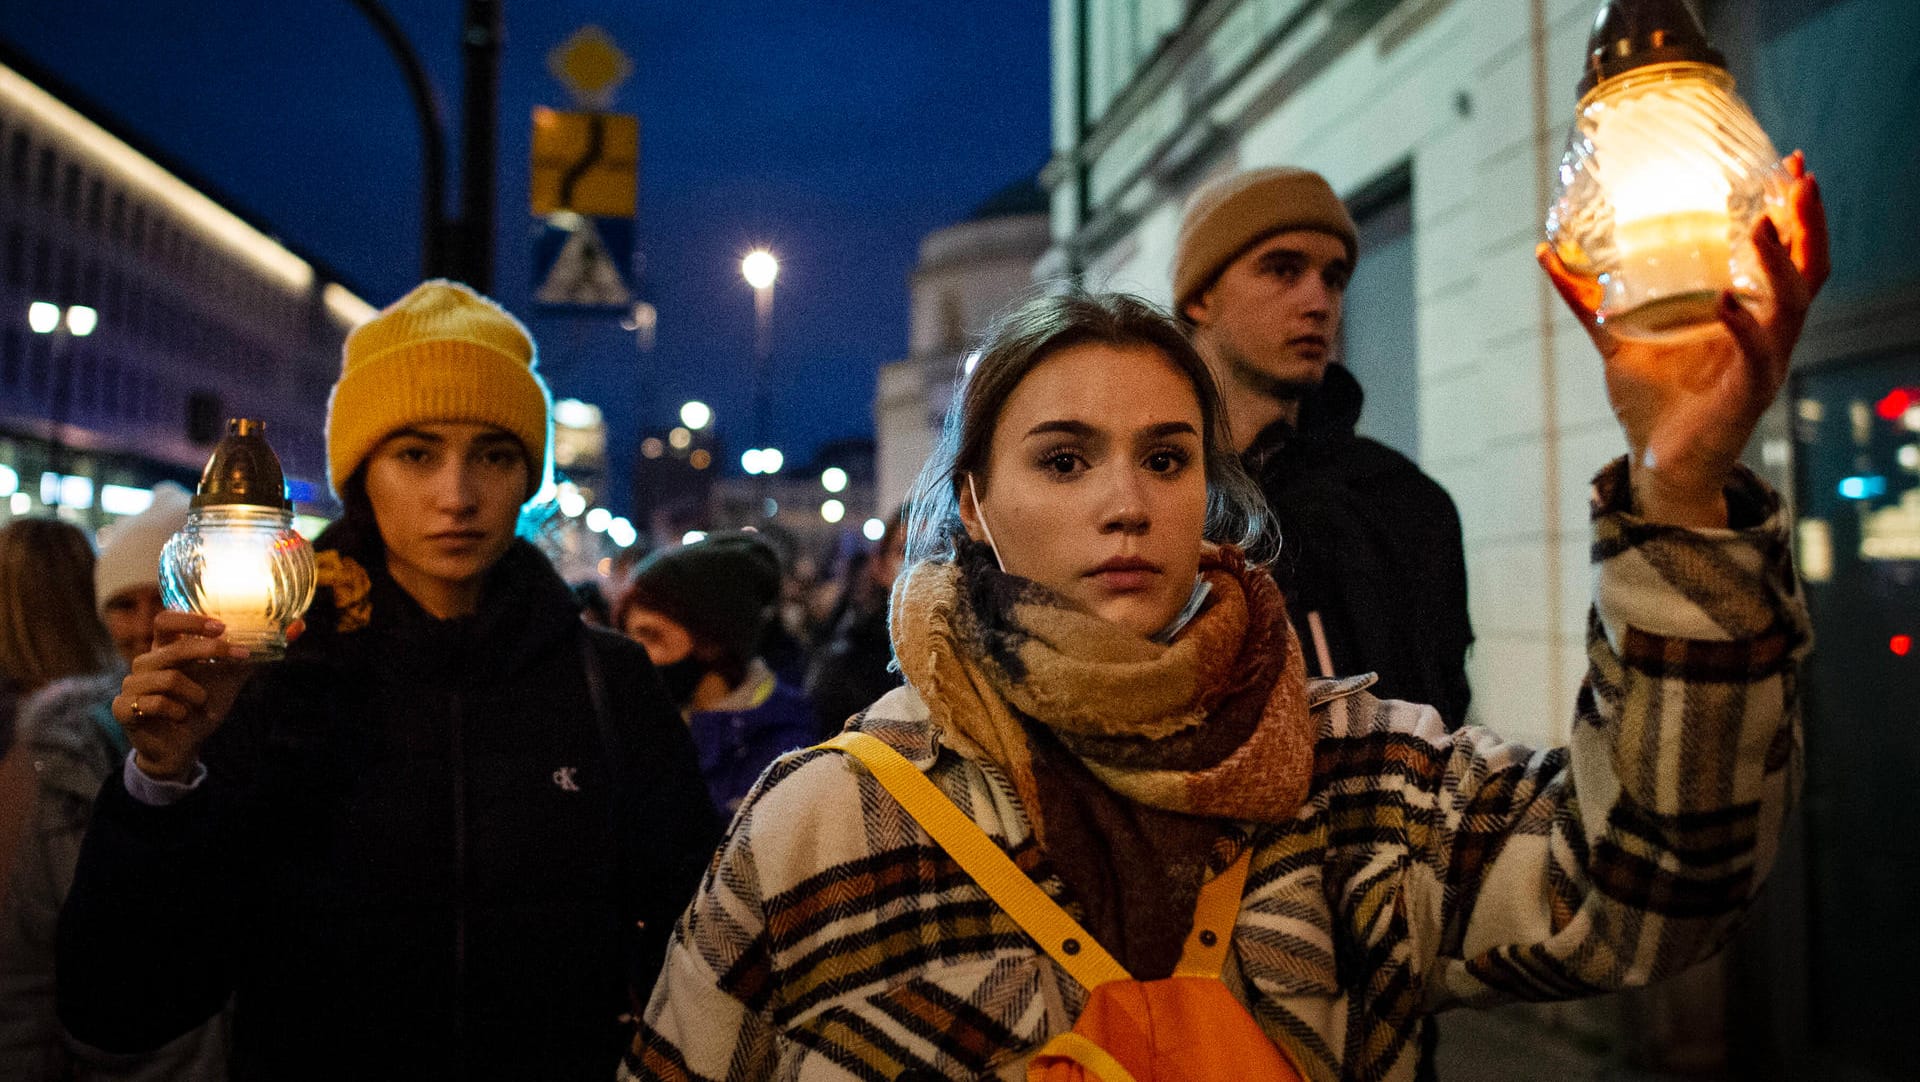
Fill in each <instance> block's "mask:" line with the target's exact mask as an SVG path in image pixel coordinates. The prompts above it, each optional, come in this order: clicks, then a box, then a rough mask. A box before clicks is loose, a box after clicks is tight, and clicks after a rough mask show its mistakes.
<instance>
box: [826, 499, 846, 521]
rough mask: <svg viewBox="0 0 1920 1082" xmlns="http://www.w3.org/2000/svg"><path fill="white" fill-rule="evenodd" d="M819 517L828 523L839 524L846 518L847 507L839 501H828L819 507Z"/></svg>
mask: <svg viewBox="0 0 1920 1082" xmlns="http://www.w3.org/2000/svg"><path fill="white" fill-rule="evenodd" d="M820 517H821V518H823V519H826V520H827V521H828V522H839V521H840V520H841V519H843V518H846V517H847V505H846V504H844V503H841V502H840V501H839V500H828V501H827V502H826V503H823V504H821V505H820Z"/></svg>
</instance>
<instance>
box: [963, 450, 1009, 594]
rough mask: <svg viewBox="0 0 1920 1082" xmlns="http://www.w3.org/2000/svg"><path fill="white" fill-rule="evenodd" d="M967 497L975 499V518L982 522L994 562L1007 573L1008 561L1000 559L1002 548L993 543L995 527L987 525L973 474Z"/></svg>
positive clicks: (970, 475) (969, 482)
mask: <svg viewBox="0 0 1920 1082" xmlns="http://www.w3.org/2000/svg"><path fill="white" fill-rule="evenodd" d="M967 495H969V496H971V497H973V514H974V517H975V518H977V519H979V520H980V529H981V530H983V531H985V532H986V535H987V547H988V548H990V549H992V550H993V562H994V563H996V564H999V565H1000V570H1001V571H1002V572H1005V571H1006V569H1007V561H1005V560H1002V559H1001V558H1000V546H999V545H996V544H994V543H993V527H991V526H989V525H987V513H986V512H985V511H984V510H982V509H981V507H980V492H979V490H977V489H975V488H974V487H973V474H971V473H969V474H967Z"/></svg>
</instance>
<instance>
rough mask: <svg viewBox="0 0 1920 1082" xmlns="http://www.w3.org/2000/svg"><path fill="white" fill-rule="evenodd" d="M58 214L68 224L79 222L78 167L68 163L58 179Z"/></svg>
mask: <svg viewBox="0 0 1920 1082" xmlns="http://www.w3.org/2000/svg"><path fill="white" fill-rule="evenodd" d="M60 213H61V214H62V215H64V216H65V217H66V219H67V220H68V221H70V222H77V221H79V220H80V166H79V165H78V164H77V163H75V162H68V163H67V167H66V169H65V170H63V171H62V174H61V177H60Z"/></svg>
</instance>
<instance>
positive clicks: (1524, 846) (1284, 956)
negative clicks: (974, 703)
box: [621, 463, 1809, 1082]
mask: <svg viewBox="0 0 1920 1082" xmlns="http://www.w3.org/2000/svg"><path fill="white" fill-rule="evenodd" d="M1742 480H1743V488H1742V489H1741V491H1740V492H1739V493H1737V494H1736V495H1737V496H1739V499H1738V500H1737V501H1736V506H1737V507H1747V508H1750V509H1755V510H1754V511H1753V513H1752V514H1751V518H1752V519H1753V520H1754V521H1757V522H1758V524H1757V525H1754V526H1751V527H1749V528H1744V529H1726V530H1702V531H1692V530H1682V529H1677V528H1667V527H1661V526H1656V525H1652V524H1648V523H1644V522H1640V521H1638V520H1636V519H1634V518H1633V517H1632V516H1630V515H1628V514H1626V513H1625V512H1624V511H1623V510H1622V509H1621V503H1622V501H1623V500H1624V498H1625V494H1624V467H1623V466H1622V465H1621V464H1619V463H1616V464H1615V465H1614V466H1612V467H1610V468H1609V469H1608V470H1607V471H1603V473H1602V474H1601V476H1600V477H1599V478H1598V479H1597V481H1596V486H1595V498H1594V534H1595V540H1594V547H1593V551H1594V597H1595V605H1594V609H1593V613H1592V616H1591V618H1590V620H1589V628H1588V656H1589V666H1588V672H1587V677H1586V679H1585V681H1584V682H1583V684H1582V686H1581V688H1580V692H1579V695H1578V698H1577V701H1576V704H1575V717H1574V726H1573V736H1572V739H1571V741H1570V742H1569V744H1568V746H1566V747H1562V748H1553V749H1549V750H1545V751H1536V750H1533V749H1529V748H1526V747H1522V746H1520V745H1517V744H1512V743H1507V742H1503V741H1502V740H1500V739H1499V738H1498V737H1497V736H1495V735H1494V734H1493V733H1491V732H1489V731H1487V730H1485V729H1482V728H1476V727H1467V728H1464V729H1461V730H1459V731H1457V732H1454V733H1448V732H1447V731H1446V730H1445V727H1444V726H1443V725H1442V723H1441V720H1440V717H1439V715H1438V714H1436V713H1435V712H1434V711H1433V710H1432V709H1431V708H1429V707H1425V706H1418V705H1414V704H1410V703H1403V702H1387V701H1382V700H1379V699H1376V698H1374V697H1373V696H1371V695H1369V694H1367V693H1366V692H1365V690H1364V689H1365V686H1366V684H1367V682H1368V681H1367V680H1366V679H1364V678H1362V679H1353V680H1346V681H1319V682H1316V683H1314V684H1313V685H1312V686H1311V687H1310V689H1309V701H1310V703H1311V706H1312V710H1313V715H1314V720H1315V724H1316V732H1317V743H1316V748H1315V759H1314V774H1313V784H1312V789H1311V792H1310V795H1309V797H1308V800H1307V803H1306V804H1305V805H1304V806H1303V807H1302V808H1301V809H1300V811H1299V814H1298V815H1296V816H1295V817H1294V819H1293V820H1292V821H1291V822H1289V823H1286V824H1284V825H1280V826H1267V827H1260V828H1257V829H1256V828H1246V829H1245V830H1243V831H1242V832H1240V833H1239V834H1237V835H1236V836H1235V837H1236V838H1237V840H1238V843H1239V844H1251V845H1253V846H1254V847H1255V850H1254V857H1253V864H1252V869H1251V872H1250V874H1249V877H1248V882H1247V890H1246V895H1245V899H1244V902H1243V904H1242V908H1241V913H1240V918H1239V922H1238V925H1237V926H1236V929H1235V933H1234V944H1233V947H1234V949H1233V953H1232V961H1231V963H1230V964H1229V966H1228V972H1227V974H1226V979H1227V980H1228V983H1229V986H1230V987H1232V988H1233V990H1234V992H1235V994H1236V995H1238V996H1239V997H1241V999H1242V1000H1243V1001H1244V1002H1245V1003H1246V1004H1247V1005H1248V1007H1249V1009H1250V1010H1252V1012H1253V1013H1254V1016H1255V1017H1256V1018H1257V1019H1258V1020H1259V1022H1260V1024H1261V1025H1262V1027H1263V1028H1264V1029H1265V1030H1266V1031H1267V1033H1268V1034H1269V1035H1270V1036H1272V1037H1273V1039H1274V1040H1275V1041H1276V1042H1278V1043H1279V1044H1281V1045H1282V1046H1283V1047H1284V1048H1285V1049H1286V1050H1287V1051H1288V1052H1289V1053H1290V1054H1291V1055H1292V1057H1293V1059H1294V1061H1295V1062H1296V1063H1298V1064H1299V1065H1300V1066H1301V1067H1302V1068H1303V1070H1304V1071H1305V1072H1306V1074H1307V1075H1308V1076H1309V1077H1310V1078H1311V1079H1313V1080H1314V1082H1334V1080H1340V1079H1352V1080H1376V1079H1379V1080H1408V1079H1411V1078H1412V1077H1413V1073H1414V1061H1415V1059H1416V1055H1417V1049H1418V1047H1419V1034H1420V1029H1421V1027H1422V1025H1423V1019H1424V1017H1425V1016H1426V1015H1427V1014H1428V1013H1431V1012H1432V1011H1435V1010H1438V1009H1441V1008H1444V1007H1448V1006H1454V1005H1461V1004H1468V1005H1479V1004H1491V1003H1496V1002H1502V1001H1507V1000H1512V999H1552V998H1559V997H1567V996H1578V995H1584V994H1588V993H1591V992H1598V991H1602V990H1607V989H1613V988H1620V987H1624V986H1629V985H1635V984H1641V983H1644V982H1647V981H1651V980H1656V979H1658V978H1660V977H1662V976H1664V975H1667V974H1671V973H1675V972H1677V971H1679V970H1681V969H1683V968H1685V967H1687V966H1688V965H1690V964H1692V963H1693V962H1695V961H1697V960H1698V959H1700V958H1701V957H1703V956H1704V955H1706V954H1708V953H1710V952H1711V951H1713V950H1714V949H1716V948H1717V947H1718V946H1719V945H1720V944H1721V943H1722V942H1724V940H1725V938H1726V937H1727V935H1728V934H1729V933H1730V931H1731V929H1732V926H1733V923H1734V921H1735V920H1736V919H1737V917H1738V915H1739V914H1740V912H1741V910H1742V908H1743V907H1744V906H1745V905H1746V904H1747V902H1748V901H1749V900H1750V899H1751V898H1752V897H1753V894H1754V892H1755V891H1756V890H1758V889H1759V886H1760V883H1761V882H1762V880H1764V879H1765V877H1766V873H1767V871H1768V868H1769V867H1770V865H1771V863H1772V861H1773V858H1774V855H1775V847H1776V844H1777V840H1778V837H1779V833H1780V826H1781V823H1782V820H1783V817H1784V815H1785V814H1786V810H1787V807H1788V804H1789V802H1790V800H1791V799H1792V797H1793V795H1794V794H1795V793H1796V792H1797V788H1798V784H1799V770H1800V734H1799V728H1798V704H1797V690H1796V685H1795V673H1796V666H1797V663H1798V661H1799V659H1800V658H1801V656H1802V655H1803V654H1804V652H1805V649H1806V647H1807V645H1808V641H1809V635H1808V631H1807V625H1806V616H1805V612H1804V608H1803V607H1802V605H1801V603H1800V599H1799V597H1798V595H1797V591H1796V587H1795V584H1794V580H1793V577H1792V569H1791V565H1790V562H1789V557H1788V550H1787V537H1786V526H1785V524H1784V523H1783V520H1782V519H1781V517H1780V515H1779V511H1778V507H1777V503H1776V502H1775V501H1774V500H1773V497H1772V495H1771V494H1770V493H1768V492H1766V491H1765V490H1764V488H1763V487H1761V486H1760V485H1759V482H1758V481H1757V480H1755V479H1753V478H1751V477H1750V476H1748V477H1743V479H1742ZM860 725H861V727H862V728H863V729H865V730H866V731H868V732H872V733H874V734H876V735H878V736H880V737H881V738H882V739H884V740H886V741H888V742H889V743H890V744H892V745H894V746H895V747H896V748H898V749H899V750H900V751H901V752H902V753H903V754H905V755H906V756H907V757H908V758H910V759H912V760H913V761H914V762H915V763H916V764H918V765H919V766H920V767H921V768H922V769H924V770H925V771H926V772H927V774H928V776H929V777H930V778H931V779H932V780H933V781H934V782H935V784H937V785H938V786H939V787H940V789H941V790H942V792H944V793H945V794H946V795H947V796H948V797H949V798H950V799H952V800H953V801H954V802H955V803H956V804H958V805H959V806H960V808H961V809H962V810H964V811H965V812H966V813H967V814H968V815H969V816H971V817H972V819H973V820H974V821H975V822H976V823H978V824H979V825H980V826H981V827H982V828H983V829H984V830H985V831H986V832H987V833H988V834H989V835H991V836H993V837H994V838H995V839H996V840H998V841H999V842H1000V843H1001V844H1002V845H1003V846H1004V847H1005V848H1006V849H1007V851H1008V852H1009V853H1011V854H1012V855H1013V857H1014V859H1015V860H1016V861H1017V862H1018V863H1019V864H1020V866H1021V867H1022V868H1023V869H1024V870H1026V871H1027V873H1028V874H1029V875H1031V876H1032V877H1033V878H1034V880H1035V881H1036V882H1038V883H1039V884H1040V885H1041V886H1042V887H1043V888H1044V889H1045V890H1046V891H1047V892H1048V893H1049V894H1050V895H1052V896H1053V897H1055V898H1056V899H1058V900H1060V901H1061V902H1062V903H1063V904H1064V905H1066V907H1067V908H1068V909H1069V911H1075V906H1074V904H1073V900H1072V899H1071V898H1068V897H1064V896H1063V895H1064V888H1063V887H1062V885H1061V883H1060V880H1059V879H1058V877H1057V876H1056V875H1054V873H1053V872H1052V870H1051V868H1050V867H1049V864H1048V860H1047V856H1046V854H1045V853H1044V852H1042V851H1040V849H1039V848H1038V846H1037V845H1036V844H1035V842H1034V840H1033V838H1032V835H1031V832H1030V830H1029V828H1028V821H1027V818H1026V816H1025V815H1024V813H1023V812H1022V810H1021V807H1020V805H1019V802H1018V799H1017V798H1016V796H1015V795H1014V792H1013V786H1012V785H1011V784H1010V783H1009V782H1008V780H1007V778H1006V777H1005V776H1004V775H1002V774H1001V773H1000V772H999V771H997V770H996V769H994V768H993V767H992V766H991V765H988V764H985V763H982V762H979V761H977V760H974V759H970V758H967V757H966V756H964V755H962V754H960V753H959V752H958V751H956V750H955V749H954V748H951V747H948V746H945V745H944V744H943V743H942V742H941V734H940V733H938V732H937V731H936V730H935V729H934V727H933V726H932V725H931V724H930V723H929V722H928V720H927V711H926V708H925V706H924V705H923V704H922V703H921V701H920V700H919V698H918V697H917V695H916V693H915V692H914V691H913V690H912V689H911V688H903V689H901V690H898V691H895V692H893V693H891V694H890V695H888V696H887V697H886V698H884V699H882V700H880V702H878V703H876V704H875V705H874V706H873V707H872V708H870V709H869V710H868V711H867V712H866V714H864V715H863V717H862V719H861V722H860ZM1228 848H1232V846H1229V847H1228ZM1215 856H1216V863H1218V862H1219V861H1221V860H1225V859H1230V858H1231V856H1232V853H1230V852H1229V853H1219V854H1216V855H1215ZM1084 1001H1085V992H1084V990H1082V989H1080V988H1079V987H1078V986H1076V985H1075V984H1074V983H1073V982H1072V981H1071V980H1070V979H1068V978H1067V977H1066V976H1065V974H1064V973H1062V972H1061V971H1059V970H1058V969H1057V968H1056V967H1055V966H1054V964H1053V963H1052V961H1051V960H1050V959H1048V958H1047V957H1046V956H1045V955H1044V954H1041V953H1040V952H1038V951H1037V950H1036V949H1035V948H1034V947H1033V945H1032V944H1031V943H1030V942H1029V941H1028V940H1027V938H1026V937H1025V936H1024V935H1023V934H1022V933H1021V932H1020V931H1019V929H1017V928H1016V927H1015V926H1014V925H1013V923H1012V921H1011V920H1009V919H1008V918H1007V917H1006V915H1005V914H1003V913H1001V912H999V910H998V909H997V908H996V907H995V906H994V905H993V903H992V902H990V901H989V900H988V899H987V897H986V895H985V894H984V893H983V892H982V891H981V890H980V889H979V888H978V887H976V886H974V885H973V883H972V882H971V881H970V880H969V879H968V878H967V877H966V875H965V874H964V873H962V872H961V871H960V870H959V868H958V867H957V866H956V865H955V864H954V863H953V861H952V860H951V859H949V858H948V857H947V856H946V854H945V853H944V852H943V851H941V850H940V849H939V848H938V847H937V846H936V845H935V844H934V843H933V842H932V840H931V839H929V838H928V837H927V836H926V834H925V833H924V832H922V831H921V830H920V828H919V827H918V826H917V825H916V824H915V823H914V822H913V821H912V819H911V818H910V817H908V815H907V814H906V812H905V811H904V810H903V809H902V808H900V806H899V805H898V804H896V803H895V802H894V801H893V799H892V798H891V797H890V796H888V795H887V794H886V793H885V791H884V790H882V789H881V788H880V786H879V785H878V784H877V783H876V782H875V781H874V780H873V779H872V778H871V777H869V776H867V775H866V774H865V773H864V771H862V770H860V769H859V768H858V767H857V766H856V765H854V764H853V763H852V761H851V760H850V759H848V758H847V757H845V756H843V755H840V754H838V753H834V752H819V751H801V752H795V753H793V754H790V755H788V756H786V757H784V758H782V759H781V760H780V761H778V762H777V763H775V764H774V766H773V767H772V768H770V769H769V770H768V772H767V774H766V775H765V776H764V777H763V778H762V779H761V780H760V783H759V784H758V786H757V787H756V788H755V791H754V793H753V794H752V795H751V796H750V797H749V798H748V800H747V802H746V805H745V806H744V807H743V808H742V809H741V811H740V814H739V816H738V817H737V818H736V819H735V821H734V823H733V826H732V829H731V831H730V832H729V834H728V837H727V839H726V841H725V843H724V844H723V845H722V847H721V850H720V852H719V853H718V854H717V855H716V857H715V860H714V863H713V865H712V867H711V869H710V870H709V873H708V875H707V878H706V881H705V883H704V885H703V888H702V890H701V892H700V894H699V895H698V896H697V897H696V898H695V900H694V902H693V904H692V905H691V906H690V907H689V908H688V910H687V912H686V914H685V915H684V916H683V918H682V920H681V923H680V926H679V928H678V930H677V931H676V934H675V936H674V940H673V944H672V946H671V948H670V950H669V954H668V958H667V963H666V968H665V970H664V971H663V973H662V976H661V979H660V983H659V984H658V985H657V986H656V987H655V989H654V992H653V997H652V1000H651V1002H650V1003H649V1004H648V1006H647V1009H646V1012H645V1015H644V1018H643V1020H642V1022H641V1024H640V1026H639V1030H638V1033H637V1035H636V1037H635V1039H634V1042H633V1047H632V1050H631V1052H630V1054H629V1055H628V1056H627V1058H626V1060H625V1062H624V1064H623V1065H622V1068H621V1078H623V1079H628V1080H633V1079H710V1080H720V1079H727V1080H736V1079H737V1080H745V1079H783V1080H785V1079H795V1080H797V1079H806V1080H814V1079H835V1080H838V1079H863V1080H875V1082H878V1080H882V1079H896V1078H902V1077H915V1078H953V1079H964V1078H979V1077H999V1078H1020V1077H1023V1072H1024V1065H1025V1062H1026V1059H1027V1057H1028V1056H1030V1055H1031V1054H1032V1053H1033V1051H1034V1050H1035V1049H1036V1048H1037V1047H1038V1046H1039V1045H1040V1044H1042V1043H1043V1042H1044V1041H1046V1040H1047V1039H1048V1038H1050V1037H1052V1036H1054V1035H1056V1034H1058V1033H1061V1032H1064V1031H1066V1030H1068V1029H1070V1028H1071V1027H1072V1024H1073V1020H1074V1019H1075V1018H1076V1017H1077V1016H1078V1014H1079V1011H1080V1009H1081V1006H1082V1005H1083V1003H1084Z"/></svg>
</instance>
